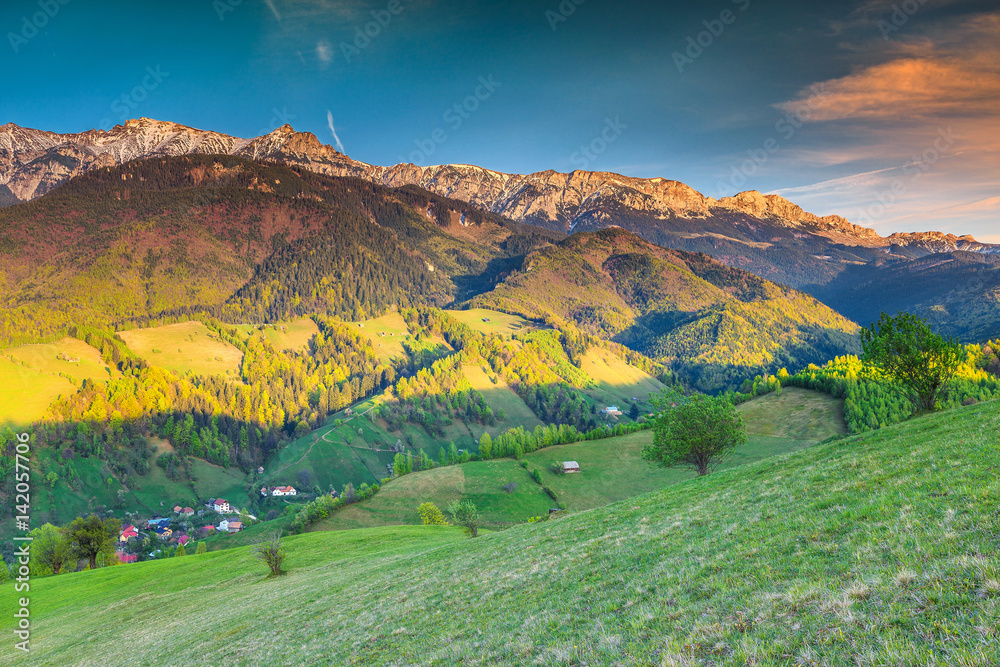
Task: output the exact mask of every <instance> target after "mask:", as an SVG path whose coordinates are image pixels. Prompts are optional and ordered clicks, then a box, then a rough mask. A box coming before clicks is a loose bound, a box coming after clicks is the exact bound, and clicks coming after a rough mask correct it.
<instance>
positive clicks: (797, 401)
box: [737, 387, 847, 442]
mask: <svg viewBox="0 0 1000 667" xmlns="http://www.w3.org/2000/svg"><path fill="white" fill-rule="evenodd" d="M737 409H738V410H739V411H740V413H741V414H742V415H743V419H744V421H746V423H747V433H748V434H750V435H751V436H765V437H777V438H792V439H794V440H806V441H813V442H820V441H823V440H826V439H827V438H833V437H837V436H842V435H846V434H847V422H845V421H844V402H843V401H842V400H840V399H836V398H833V397H832V396H830V395H828V394H821V393H819V392H817V391H809V390H808V389H799V388H798V387H785V388H783V389H782V390H781V393H780V394H777V393H771V394H765V395H764V396H761V397H760V398H757V399H754V400H752V401H749V402H747V403H743V404H742V405H740V406H739V407H738V408H737Z"/></svg>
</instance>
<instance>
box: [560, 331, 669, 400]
mask: <svg viewBox="0 0 1000 667" xmlns="http://www.w3.org/2000/svg"><path fill="white" fill-rule="evenodd" d="M580 368H581V370H583V371H584V372H585V373H586V374H587V375H589V376H590V377H591V378H592V379H593V380H594V382H596V383H597V387H595V388H592V389H589V390H587V393H588V394H590V396H591V397H592V398H593V399H594V400H595V401H597V402H598V403H599V404H601V406H602V407H604V406H608V405H617V406H618V407H619V408H621V410H622V411H623V412H625V413H626V414H627V413H628V406H630V405H632V403H634V402H638V403H639V406H640V408H641V409H642V410H643V412H644V413H645V412H649V411H650V410H651V409H652V404H651V403H650V402H649V395H650V394H655V393H659V392H660V390H662V389H663V383H662V382H660V381H659V380H657V379H656V378H654V377H652V376H650V375H649V374H648V373H646V372H645V371H643V370H641V369H639V368H636V367H635V366H630V365H629V364H628V363H626V362H625V360H624V359H622V358H621V357H619V356H617V355H615V354H614V353H612V352H610V351H609V350H604V349H601V348H596V347H594V348H591V349H589V350H588V351H587V353H586V354H585V355H584V356H583V363H582V364H581V365H580ZM633 398H637V399H639V400H638V401H633V400H632V399H633Z"/></svg>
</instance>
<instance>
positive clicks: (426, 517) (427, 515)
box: [417, 503, 448, 526]
mask: <svg viewBox="0 0 1000 667" xmlns="http://www.w3.org/2000/svg"><path fill="white" fill-rule="evenodd" d="M417 514H419V515H420V521H421V523H422V524H423V525H425V526H447V525H448V522H447V521H446V520H445V518H444V514H442V513H441V510H440V509H438V506H437V505H435V504H434V503H422V504H421V505H420V507H418V508H417Z"/></svg>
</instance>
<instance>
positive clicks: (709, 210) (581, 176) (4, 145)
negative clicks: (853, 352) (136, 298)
mask: <svg viewBox="0 0 1000 667" xmlns="http://www.w3.org/2000/svg"><path fill="white" fill-rule="evenodd" d="M192 153H194V154H228V155H235V156H239V157H245V158H248V159H252V160H258V161H274V162H279V163H282V164H286V165H292V166H296V167H301V168H303V169H307V170H309V171H313V172H316V173H320V174H325V175H330V176H351V177H356V178H361V179H365V180H368V181H372V182H376V183H380V184H382V185H387V186H390V187H400V186H404V185H416V186H419V187H420V188H422V189H424V190H426V191H429V192H433V193H436V194H438V195H441V196H444V197H448V198H452V199H458V200H462V201H465V202H469V203H470V204H473V205H474V206H476V207H478V208H481V209H484V210H486V211H490V212H492V213H494V214H496V215H499V216H503V217H506V218H510V219H512V220H515V221H518V222H522V223H529V224H532V225H536V226H539V227H543V228H546V229H550V230H554V231H558V232H561V233H571V232H578V231H594V230H598V229H604V228H607V227H612V226H617V227H621V228H623V229H626V230H629V231H631V232H633V233H635V234H637V235H639V236H641V237H643V238H645V239H646V240H648V241H652V242H653V243H656V244H658V245H661V246H664V247H668V248H676V249H681V250H688V251H692V252H704V253H706V254H709V255H711V256H712V257H715V258H716V259H718V260H720V261H721V262H723V263H725V264H728V265H730V266H735V267H739V268H742V269H745V270H747V271H750V272H752V273H755V274H756V275H759V276H761V277H764V278H767V279H768V280H772V281H775V282H779V283H783V284H787V285H790V286H793V287H797V288H800V289H804V290H806V291H808V292H810V293H812V294H815V295H818V296H821V297H822V298H823V299H824V300H826V302H827V303H833V301H831V298H833V297H836V296H837V295H838V294H841V293H842V292H838V291H836V290H834V289H833V288H831V289H825V286H827V285H834V286H836V285H861V284H864V283H866V282H870V281H871V280H872V275H873V272H874V273H879V272H880V271H882V270H888V268H887V267H890V266H891V267H895V268H894V269H893V270H895V269H898V268H901V267H905V266H906V265H907V263H908V262H910V261H913V260H918V259H921V258H923V257H926V256H928V255H939V254H950V253H955V252H967V253H975V254H980V255H998V256H1000V245H990V244H984V243H980V242H978V241H976V240H975V239H974V238H972V237H971V236H954V235H950V234H942V233H938V232H927V233H910V234H893V235H892V236H889V237H882V236H880V235H879V234H877V233H876V232H875V231H874V230H871V229H868V228H865V227H861V226H858V225H854V224H852V223H850V222H849V221H847V220H846V219H844V218H842V217H840V216H836V215H830V216H823V217H820V216H816V215H813V214H811V213H808V212H806V211H803V210H802V209H801V208H800V207H799V206H797V205H795V204H793V203H791V202H789V201H788V200H786V199H784V198H782V197H779V196H777V195H763V194H761V193H759V192H755V191H750V192H743V193H740V194H738V195H736V196H734V197H725V198H722V199H718V200H717V199H713V198H711V197H706V196H704V195H702V194H700V193H698V192H697V191H695V190H694V189H692V188H691V187H689V186H687V185H685V184H683V183H680V182H678V181H672V180H666V179H662V178H653V179H640V178H631V177H627V176H621V175H618V174H611V173H602V172H585V171H575V172H573V173H570V174H561V173H557V172H554V171H543V172H538V173H535V174H528V175H519V174H505V173H501V172H497V171H492V170H489V169H483V168H481V167H477V166H472V165H441V166H433V167H418V166H416V165H412V164H399V165H395V166H391V167H381V166H374V165H369V164H366V163H364V162H359V161H356V160H352V159H351V158H349V157H347V156H346V155H344V154H342V153H340V152H338V151H336V150H335V149H333V148H332V147H330V146H327V145H324V144H322V143H321V142H320V141H319V140H318V139H317V138H316V137H315V136H314V135H312V134H309V133H299V132H295V131H294V130H293V129H292V128H291V127H290V126H288V125H285V126H282V127H280V128H278V129H276V130H274V131H273V132H271V133H269V134H267V135H264V136H261V137H257V138H254V139H240V138H237V137H232V136H229V135H224V134H219V133H215V132H207V131H202V130H196V129H193V128H189V127H185V126H182V125H178V124H176V123H168V122H161V121H155V120H150V119H146V118H140V119H137V120H130V121H127V122H126V123H125V124H124V125H119V126H116V127H114V128H112V129H111V130H109V131H107V132H105V131H100V130H91V131H88V132H83V133H79V134H55V133H52V132H44V131H40V130H31V129H25V128H21V127H19V126H17V125H14V124H10V123H8V124H7V125H3V126H0V206H3V205H9V204H12V203H16V202H18V201H26V200H30V199H33V198H35V197H38V196H40V195H42V194H44V193H46V192H48V191H50V190H51V189H52V188H53V187H55V186H56V185H58V184H59V183H62V182H64V181H66V180H68V179H70V178H73V177H74V176H77V175H79V174H82V173H84V172H86V171H88V170H91V169H94V168H97V167H103V166H111V165H114V164H120V163H123V162H126V161H129V160H135V159H142V158H149V157H158V156H175V155H185V154H192ZM886 258H888V259H889V260H890V261H889V262H886ZM914 270H919V266H918V267H915V268H914ZM891 275H894V274H892V272H891V271H890V273H888V274H886V277H885V279H886V280H889V279H890V278H891ZM934 275H935V276H936V280H937V281H938V282H937V284H936V285H935V286H934V288H933V289H935V290H937V289H945V288H947V286H948V285H949V284H950V283H954V282H955V281H960V280H961V276H960V275H951V274H950V272H949V270H948V269H945V270H941V271H937V272H935V274H934ZM964 294H965V297H964V298H966V299H969V300H973V299H982V298H984V297H988V294H985V293H980V292H977V291H975V290H972V291H967V292H964ZM871 296H872V298H873V299H875V300H876V301H877V302H878V305H877V308H876V309H877V310H879V311H880V312H881V311H882V310H886V311H893V312H894V311H896V310H899V309H902V308H903V307H904V306H905V304H906V303H908V302H909V301H908V300H907V299H892V298H889V296H888V295H886V296H884V297H883V296H882V295H879V294H874V295H871ZM989 312H990V313H993V314H992V315H985V316H984V317H985V319H984V320H983V323H984V326H983V327H982V328H983V330H986V331H990V332H991V334H1000V309H997V310H995V311H993V310H990V311H989ZM941 325H942V327H943V328H944V329H945V330H946V331H949V332H952V333H959V332H960V331H961V330H962V328H961V327H960V326H958V324H957V323H952V322H950V320H949V319H948V318H944V319H943V320H942V321H941Z"/></svg>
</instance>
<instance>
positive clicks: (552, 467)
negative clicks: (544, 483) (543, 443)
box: [549, 461, 566, 475]
mask: <svg viewBox="0 0 1000 667" xmlns="http://www.w3.org/2000/svg"><path fill="white" fill-rule="evenodd" d="M549 472H551V473H553V474H555V475H562V474H564V473H565V472H566V469H565V468H563V467H562V464H561V463H559V462H557V461H553V462H552V463H550V464H549Z"/></svg>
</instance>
